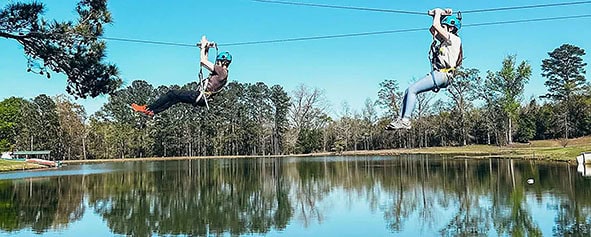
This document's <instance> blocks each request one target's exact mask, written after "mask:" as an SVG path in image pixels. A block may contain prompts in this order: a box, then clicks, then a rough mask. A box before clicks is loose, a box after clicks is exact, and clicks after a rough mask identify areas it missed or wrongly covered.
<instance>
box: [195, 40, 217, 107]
mask: <svg viewBox="0 0 591 237" xmlns="http://www.w3.org/2000/svg"><path fill="white" fill-rule="evenodd" d="M214 45H215V55H217V54H218V45H217V44H215V43H214ZM209 78H211V75H210V76H208V77H207V78H205V79H203V65H201V63H199V88H198V90H199V96H197V99H195V103H198V102H199V101H200V100H201V98H203V101H205V107H207V109H208V110H209V103H208V102H207V98H209V97H210V96H211V95H213V94H216V93H218V92H219V91H214V92H212V91H207V86H209Z"/></svg>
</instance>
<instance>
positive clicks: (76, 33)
mask: <svg viewBox="0 0 591 237" xmlns="http://www.w3.org/2000/svg"><path fill="white" fill-rule="evenodd" d="M44 10H45V5H44V4H43V3H39V2H32V3H19V2H16V3H10V4H8V5H7V6H6V7H5V8H4V9H0V37H3V38H7V39H13V40H15V41H17V42H18V43H19V44H21V45H22V46H23V48H24V51H25V52H24V53H25V55H26V56H27V58H28V65H27V66H28V71H33V72H35V73H39V74H41V75H46V76H47V78H50V72H49V71H53V72H56V73H64V74H65V75H66V76H67V77H68V84H67V87H66V91H67V92H68V93H70V94H72V95H74V96H75V97H81V98H86V97H88V96H90V97H96V96H98V95H100V94H106V93H111V92H113V91H114V90H115V89H117V88H118V87H119V86H120V85H121V79H120V78H119V77H118V70H117V67H116V66H115V65H113V64H108V63H105V62H104V58H105V48H106V45H105V42H104V41H102V40H99V38H100V37H101V36H102V35H103V25H104V24H108V23H110V22H111V21H112V19H111V14H110V13H109V11H108V9H107V0H81V1H80V2H79V3H78V4H77V5H76V12H77V13H78V15H79V18H78V19H77V21H76V22H73V21H63V22H59V21H52V20H46V19H43V18H42V17H41V15H42V14H43V12H44Z"/></svg>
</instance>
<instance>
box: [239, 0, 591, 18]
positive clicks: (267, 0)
mask: <svg viewBox="0 0 591 237" xmlns="http://www.w3.org/2000/svg"><path fill="white" fill-rule="evenodd" d="M251 1H253V2H260V3H270V4H282V5H294V6H306V7H321V8H333V9H345V10H358V11H372V12H386V13H399V14H409V15H427V12H418V11H406V10H394V9H381V8H369V7H353V6H339V5H328V4H316V3H304V2H291V1H279V0H251ZM590 3H591V1H578V2H564V3H548V4H538V5H527V6H515V7H499V8H490V9H477V10H467V11H462V13H481V12H495V11H509V10H520V9H531V8H544V7H558V6H571V5H581V4H590Z"/></svg>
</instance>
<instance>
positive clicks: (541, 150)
mask: <svg viewBox="0 0 591 237" xmlns="http://www.w3.org/2000/svg"><path fill="white" fill-rule="evenodd" d="M584 151H591V137H583V138H577V139H572V141H571V143H570V145H569V146H567V147H562V146H561V145H560V141H559V140H542V141H532V143H528V144H512V145H509V146H503V147H499V146H492V145H468V146H457V147H453V146H447V147H427V148H412V149H405V148H399V149H387V150H358V151H344V152H341V153H337V152H318V153H309V154H288V155H230V156H191V157H188V156H178V157H144V158H117V159H96V160H63V161H62V163H63V164H66V165H67V164H88V163H107V162H130V161H168V160H194V159H241V158H286V157H321V156H396V155H404V154H416V155H444V156H449V157H452V158H463V159H487V158H498V159H520V160H541V161H551V162H566V163H569V164H577V161H576V157H577V155H579V154H580V153H581V152H584ZM40 168H45V167H44V166H41V165H32V164H21V163H18V162H16V161H6V162H4V164H2V163H0V172H7V171H18V170H31V169H40Z"/></svg>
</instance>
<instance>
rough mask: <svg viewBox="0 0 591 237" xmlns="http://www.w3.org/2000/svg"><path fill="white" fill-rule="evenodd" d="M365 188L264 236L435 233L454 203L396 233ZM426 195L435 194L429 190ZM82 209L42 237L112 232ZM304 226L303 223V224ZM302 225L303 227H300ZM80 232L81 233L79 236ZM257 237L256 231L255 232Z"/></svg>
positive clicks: (384, 197) (545, 218)
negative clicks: (314, 215) (318, 215)
mask: <svg viewBox="0 0 591 237" xmlns="http://www.w3.org/2000/svg"><path fill="white" fill-rule="evenodd" d="M366 191H367V190H365V191H363V192H360V193H357V192H356V191H347V190H345V189H343V188H335V189H333V190H332V192H331V193H330V194H329V195H328V196H326V197H325V198H324V199H323V200H322V201H319V202H317V203H316V207H317V208H318V210H319V211H321V213H322V214H321V215H322V218H321V221H318V218H312V220H311V221H309V222H308V223H307V224H304V223H303V222H304V221H303V220H302V219H301V218H299V217H301V216H300V215H299V213H298V210H294V211H295V216H294V219H292V221H291V222H290V224H289V225H288V226H287V227H286V228H285V229H284V230H282V231H277V230H272V231H270V232H269V233H267V234H266V235H265V236H389V235H396V236H439V235H440V233H439V230H441V229H442V228H444V227H445V225H446V224H447V220H451V219H452V218H453V215H454V213H455V211H457V206H456V205H449V206H448V207H447V208H444V207H442V206H440V205H438V204H437V203H436V202H435V203H434V205H433V215H432V218H433V220H434V223H435V224H434V225H432V226H431V225H429V223H425V221H416V220H421V218H420V217H419V212H420V211H415V212H414V213H413V214H412V215H410V216H409V217H408V218H407V220H408V221H406V222H405V223H404V225H403V228H402V230H401V231H400V232H391V231H390V230H388V228H387V225H388V224H387V223H386V221H385V219H384V214H383V210H381V208H380V207H384V206H388V204H389V203H391V202H392V200H393V197H392V194H388V193H387V192H384V191H383V190H382V189H381V188H376V189H375V190H372V192H377V193H379V195H376V196H377V199H378V207H377V209H376V207H371V206H370V203H371V201H370V200H368V199H367V198H365V197H367V195H366V194H367V193H366ZM428 195H429V196H432V195H438V194H436V193H433V192H432V191H429V193H428ZM537 199H538V198H537V196H536V194H533V193H531V194H528V195H527V197H526V200H527V203H528V204H527V205H525V206H524V208H526V209H528V210H529V212H530V213H531V216H532V218H533V221H534V223H536V224H537V225H538V226H539V228H540V230H541V231H542V234H543V236H552V234H553V233H552V228H553V227H554V218H555V217H556V213H555V212H556V210H555V208H553V206H556V205H558V204H559V200H557V197H556V196H554V195H553V194H549V193H546V194H543V195H541V198H540V199H541V200H540V201H538V200H537ZM478 202H479V204H480V206H482V207H485V208H490V207H491V206H492V203H491V202H490V199H489V198H488V197H485V196H482V197H478ZM85 205H86V212H85V213H84V216H83V217H82V219H81V220H79V221H76V222H73V223H70V224H69V225H68V226H67V229H61V230H60V229H58V230H49V231H47V232H45V233H43V236H84V237H91V236H113V235H115V234H114V233H112V232H111V230H110V229H109V228H108V226H107V224H106V222H105V221H104V220H103V218H102V217H101V216H100V215H97V214H96V213H95V212H94V210H92V209H89V207H88V203H87V200H86V199H85ZM305 225H306V226H305ZM304 226H305V227H304ZM81 233H84V234H83V235H81ZM0 235H1V236H15V235H18V236H33V235H36V234H35V233H34V232H32V231H31V230H23V231H18V232H12V233H6V232H1V233H0ZM255 235H256V236H260V234H255ZM488 236H497V232H496V230H495V228H494V226H492V223H491V224H490V226H489V232H488Z"/></svg>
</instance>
